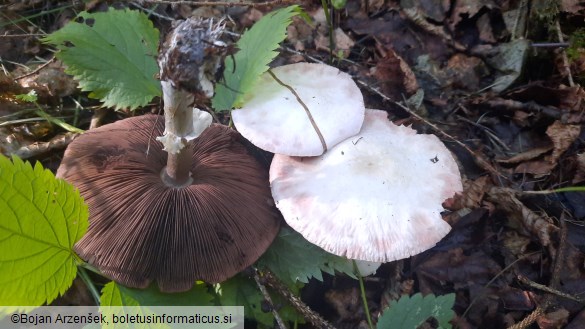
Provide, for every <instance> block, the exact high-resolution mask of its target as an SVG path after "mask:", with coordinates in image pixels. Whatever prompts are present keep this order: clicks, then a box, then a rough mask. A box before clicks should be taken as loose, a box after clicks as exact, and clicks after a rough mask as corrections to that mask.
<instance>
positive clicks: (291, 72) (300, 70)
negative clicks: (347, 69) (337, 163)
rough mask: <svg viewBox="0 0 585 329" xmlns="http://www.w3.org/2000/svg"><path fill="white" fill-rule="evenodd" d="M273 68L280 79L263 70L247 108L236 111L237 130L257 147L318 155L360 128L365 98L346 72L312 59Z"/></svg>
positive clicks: (246, 100)
mask: <svg viewBox="0 0 585 329" xmlns="http://www.w3.org/2000/svg"><path fill="white" fill-rule="evenodd" d="M271 72H272V73H273V74H274V75H275V76H276V77H277V79H278V80H280V82H278V81H277V80H276V79H274V77H273V76H272V75H271V74H270V72H268V73H265V74H264V75H262V76H261V77H260V81H258V84H257V85H256V87H255V88H254V91H253V92H252V93H251V94H250V95H248V96H247V97H246V99H245V100H244V106H243V107H242V108H241V109H239V110H234V111H232V118H233V120H234V124H235V126H236V128H237V129H238V131H239V132H240V133H241V134H242V135H243V136H244V137H245V138H247V139H248V140H249V141H250V142H252V143H253V144H254V145H256V146H258V147H259V148H261V149H263V150H266V151H269V152H272V153H278V154H286V155H292V156H316V155H320V154H323V152H324V151H325V150H324V149H329V148H331V147H333V146H334V145H335V144H337V143H339V142H341V141H342V140H344V139H346V138H348V137H350V136H353V135H355V134H357V133H358V132H359V131H360V128H361V126H362V122H363V120H364V111H365V107H364V100H363V97H362V94H361V92H360V90H359V88H358V86H357V85H356V84H355V82H354V81H353V80H352V79H351V77H350V76H349V75H348V74H346V73H343V72H341V71H339V70H338V69H336V68H334V67H332V66H328V65H324V64H309V63H297V64H291V65H285V66H280V67H277V68H274V69H272V70H271ZM282 83H283V84H285V85H286V86H288V87H292V89H294V91H295V92H296V93H297V94H298V96H299V98H300V100H301V101H302V103H304V104H305V105H306V108H307V109H308V112H310V115H311V116H312V118H313V120H314V124H313V123H312V122H311V120H310V118H309V115H308V113H307V110H306V109H305V108H304V106H303V105H302V103H301V102H300V101H299V100H298V99H297V97H296V96H295V95H294V94H293V92H292V91H291V90H290V89H289V88H287V87H286V86H284V85H283V84H282ZM315 126H316V127H317V128H318V130H319V132H320V134H321V135H322V137H323V140H321V138H320V136H319V134H318V133H317V129H315ZM323 143H324V144H325V146H326V147H325V148H324V147H323Z"/></svg>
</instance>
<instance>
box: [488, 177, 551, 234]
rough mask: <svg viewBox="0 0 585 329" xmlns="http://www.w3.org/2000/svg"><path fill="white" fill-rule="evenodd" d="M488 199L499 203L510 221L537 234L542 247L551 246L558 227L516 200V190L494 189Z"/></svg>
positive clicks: (491, 189)
mask: <svg viewBox="0 0 585 329" xmlns="http://www.w3.org/2000/svg"><path fill="white" fill-rule="evenodd" d="M488 198H489V199H490V200H491V201H493V202H495V203H497V204H498V205H499V206H500V209H502V210H504V211H505V212H506V213H507V214H508V216H509V217H510V219H513V220H515V221H517V222H519V223H521V224H522V226H523V227H524V228H525V229H526V230H527V231H528V232H530V233H532V234H535V235H536V236H537V237H538V238H539V240H540V243H541V244H542V246H549V245H550V241H551V238H550V235H551V233H552V232H556V231H557V230H558V229H557V227H556V226H554V225H553V223H552V220H550V218H548V217H545V216H539V215H538V214H536V213H535V212H533V211H532V210H530V209H529V208H528V207H526V206H525V205H524V204H523V203H522V202H521V201H520V200H518V198H516V195H515V191H514V190H512V189H510V188H504V187H492V188H490V190H489V192H488Z"/></svg>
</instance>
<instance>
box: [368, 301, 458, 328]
mask: <svg viewBox="0 0 585 329" xmlns="http://www.w3.org/2000/svg"><path fill="white" fill-rule="evenodd" d="M454 304H455V294H448V295H444V296H435V295H432V294H431V295H426V296H425V297H423V296H422V295H421V294H420V293H418V294H415V295H413V296H412V297H409V296H403V297H401V298H400V299H399V300H398V301H396V302H393V303H392V304H390V307H388V308H386V310H384V312H383V313H382V316H381V317H380V318H379V319H378V325H377V328H379V329H383V328H393V329H416V328H418V327H419V326H420V325H421V324H422V323H423V322H425V321H426V320H427V319H428V318H430V317H433V318H435V319H436V320H437V321H438V322H439V328H451V324H449V321H451V320H452V319H453V316H455V312H453V310H452V308H453V305H454Z"/></svg>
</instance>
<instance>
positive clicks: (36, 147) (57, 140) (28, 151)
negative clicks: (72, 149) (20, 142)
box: [14, 132, 79, 159]
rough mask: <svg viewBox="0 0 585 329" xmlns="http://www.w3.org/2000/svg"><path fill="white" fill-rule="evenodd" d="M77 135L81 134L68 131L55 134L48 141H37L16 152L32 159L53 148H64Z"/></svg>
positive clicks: (21, 156)
mask: <svg viewBox="0 0 585 329" xmlns="http://www.w3.org/2000/svg"><path fill="white" fill-rule="evenodd" d="M77 136H79V134H77V133H71V132H68V133H65V134H63V135H58V136H55V137H53V138H52V139H51V140H50V141H48V142H36V143H33V144H31V145H28V146H23V147H21V148H19V149H18V150H16V151H15V152H14V154H15V155H17V156H18V157H19V158H21V159H30V158H32V157H36V156H39V155H41V154H45V153H47V152H49V151H52V150H57V149H64V148H66V147H67V145H69V144H70V143H71V142H72V141H73V140H74V139H75V138H76V137H77Z"/></svg>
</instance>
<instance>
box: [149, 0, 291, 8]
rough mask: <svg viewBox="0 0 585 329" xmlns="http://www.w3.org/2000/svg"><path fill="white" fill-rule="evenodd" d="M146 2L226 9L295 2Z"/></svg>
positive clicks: (156, 0) (281, 0) (278, 0)
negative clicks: (222, 7) (221, 7)
mask: <svg viewBox="0 0 585 329" xmlns="http://www.w3.org/2000/svg"><path fill="white" fill-rule="evenodd" d="M144 2H150V3H162V4H167V5H196V6H225V7H236V6H248V7H253V8H258V7H267V6H274V5H279V4H287V3H292V2H294V1H293V0H272V1H264V2H256V3H254V2H249V1H242V0H237V1H233V2H228V1H169V0H144Z"/></svg>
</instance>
